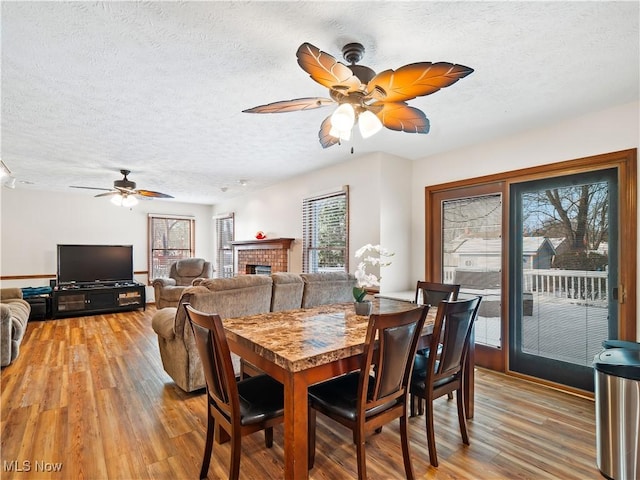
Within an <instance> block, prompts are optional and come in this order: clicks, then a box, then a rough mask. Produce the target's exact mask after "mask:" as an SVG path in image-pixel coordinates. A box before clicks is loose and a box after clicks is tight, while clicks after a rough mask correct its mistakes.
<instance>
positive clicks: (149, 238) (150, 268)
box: [147, 213, 196, 285]
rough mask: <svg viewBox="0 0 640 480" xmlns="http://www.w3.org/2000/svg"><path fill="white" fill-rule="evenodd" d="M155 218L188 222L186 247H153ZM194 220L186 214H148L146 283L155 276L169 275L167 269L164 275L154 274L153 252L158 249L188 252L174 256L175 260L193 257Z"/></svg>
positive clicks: (194, 244)
mask: <svg viewBox="0 0 640 480" xmlns="http://www.w3.org/2000/svg"><path fill="white" fill-rule="evenodd" d="M157 220H175V221H186V222H189V247H188V248H154V246H153V239H154V237H155V231H154V226H155V225H154V223H155V222H156V221H157ZM195 229H196V221H195V218H194V217H191V216H186V215H162V214H152V213H150V214H149V215H148V220H147V269H148V275H147V277H148V284H149V285H151V282H152V281H153V280H154V279H155V278H168V276H169V272H168V271H167V274H166V276H162V275H156V274H155V268H156V266H155V265H154V255H153V254H154V252H156V251H159V250H166V251H168V250H172V251H175V250H181V251H186V252H188V254H187V255H184V256H177V257H175V259H176V260H180V259H182V258H193V257H195V250H196V249H195V247H196V241H195V238H196V231H195Z"/></svg>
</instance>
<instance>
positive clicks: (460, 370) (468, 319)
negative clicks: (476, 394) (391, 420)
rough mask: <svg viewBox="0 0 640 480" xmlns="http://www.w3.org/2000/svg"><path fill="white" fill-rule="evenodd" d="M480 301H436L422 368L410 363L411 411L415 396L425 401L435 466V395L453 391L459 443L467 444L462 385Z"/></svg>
mask: <svg viewBox="0 0 640 480" xmlns="http://www.w3.org/2000/svg"><path fill="white" fill-rule="evenodd" d="M480 301H481V297H480V296H477V297H474V298H471V299H469V300H459V301H446V300H444V301H442V302H440V305H439V306H438V312H437V314H436V319H435V322H434V325H433V334H432V335H431V342H430V345H429V355H428V357H427V359H426V362H425V364H424V366H423V368H419V366H417V365H415V364H414V369H413V373H412V375H411V384H410V394H411V403H412V406H411V410H412V413H413V403H414V399H415V397H418V398H421V399H424V400H425V403H426V414H425V420H426V431H427V445H428V447H429V460H430V462H431V465H433V466H434V467H437V466H438V457H437V454H436V441H435V434H434V428H433V401H434V400H435V399H436V398H438V397H441V396H442V395H445V394H449V393H453V392H456V403H457V406H458V423H459V424H460V433H461V435H462V442H463V443H464V444H465V445H469V434H468V433H467V421H466V415H465V410H464V398H463V397H464V396H463V388H462V387H463V375H464V362H465V357H466V355H467V352H468V351H469V342H470V341H471V332H472V329H473V323H474V322H475V320H476V317H477V316H478V307H479V306H480ZM416 367H418V368H416Z"/></svg>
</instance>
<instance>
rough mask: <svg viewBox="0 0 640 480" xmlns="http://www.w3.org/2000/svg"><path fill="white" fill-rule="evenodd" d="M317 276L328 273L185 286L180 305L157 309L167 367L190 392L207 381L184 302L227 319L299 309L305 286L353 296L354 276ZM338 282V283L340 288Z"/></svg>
mask: <svg viewBox="0 0 640 480" xmlns="http://www.w3.org/2000/svg"><path fill="white" fill-rule="evenodd" d="M314 275H321V276H322V275H326V277H314V278H313V280H314V281H313V282H309V281H307V282H305V281H304V278H303V275H302V274H301V275H298V274H292V273H274V274H272V275H241V276H238V277H234V278H216V279H206V280H198V281H196V282H194V286H191V287H187V288H186V289H185V290H184V291H183V293H182V296H181V297H180V300H179V304H178V306H177V307H168V308H163V309H161V310H158V311H157V312H156V313H155V314H154V316H153V319H152V321H151V325H152V327H153V330H154V331H155V332H156V333H157V335H158V346H159V349H160V357H161V359H162V366H163V367H164V370H165V371H166V372H167V373H168V374H169V376H170V377H171V378H172V379H173V381H174V382H175V383H176V385H178V386H179V387H180V388H181V389H182V390H184V391H186V392H191V391H194V390H198V389H201V388H204V386H205V380H204V372H203V370H202V364H201V363H200V357H199V355H198V351H197V349H196V346H195V342H194V339H193V332H192V331H191V328H190V326H189V322H188V320H187V314H186V310H185V308H184V307H183V305H184V304H185V303H189V304H191V306H192V307H193V308H195V309H196V310H200V311H202V312H206V313H217V314H218V315H220V317H222V318H223V319H224V318H236V317H244V316H248V315H255V314H259V313H266V312H269V311H283V310H293V309H296V308H300V307H301V306H302V304H303V298H304V294H305V289H306V288H311V289H312V291H313V298H314V299H315V300H314V301H318V302H319V301H322V302H323V303H338V302H345V301H351V300H353V297H352V296H351V291H352V289H353V287H354V286H355V284H356V279H355V277H354V276H353V275H351V274H347V273H343V272H332V273H327V274H314ZM323 279H324V280H325V281H324V282H323V281H322V280H323ZM308 280H309V279H308ZM336 282H337V284H338V285H339V287H336ZM311 284H313V286H311ZM316 304H317V305H320V304H322V303H316ZM232 357H233V358H232V360H233V363H234V369H235V372H236V374H237V375H239V374H240V358H239V357H237V356H236V355H233V354H232Z"/></svg>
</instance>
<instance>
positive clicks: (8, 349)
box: [0, 288, 31, 367]
mask: <svg viewBox="0 0 640 480" xmlns="http://www.w3.org/2000/svg"><path fill="white" fill-rule="evenodd" d="M0 302H1V303H0V366H2V367H6V366H7V365H9V364H10V363H11V362H13V361H14V360H15V359H16V358H17V357H18V353H19V352H20V344H21V343H22V338H23V337H24V333H25V331H26V329H27V321H28V320H29V314H30V313H31V306H30V305H29V304H28V303H27V302H26V301H25V300H23V299H22V290H20V289H19V288H2V289H0Z"/></svg>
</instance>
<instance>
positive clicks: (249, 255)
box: [231, 238, 294, 275]
mask: <svg viewBox="0 0 640 480" xmlns="http://www.w3.org/2000/svg"><path fill="white" fill-rule="evenodd" d="M293 240H294V239H293V238H265V239H263V240H243V241H236V242H231V244H232V245H233V250H234V258H235V261H236V272H237V273H238V274H239V275H252V274H258V275H269V274H271V273H277V272H288V271H289V250H290V248H291V244H292V243H293Z"/></svg>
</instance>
